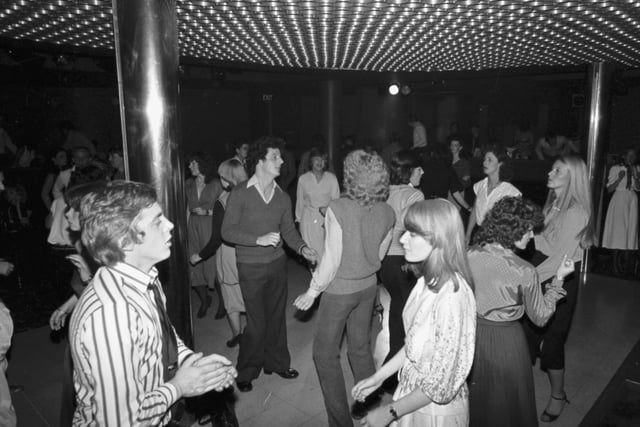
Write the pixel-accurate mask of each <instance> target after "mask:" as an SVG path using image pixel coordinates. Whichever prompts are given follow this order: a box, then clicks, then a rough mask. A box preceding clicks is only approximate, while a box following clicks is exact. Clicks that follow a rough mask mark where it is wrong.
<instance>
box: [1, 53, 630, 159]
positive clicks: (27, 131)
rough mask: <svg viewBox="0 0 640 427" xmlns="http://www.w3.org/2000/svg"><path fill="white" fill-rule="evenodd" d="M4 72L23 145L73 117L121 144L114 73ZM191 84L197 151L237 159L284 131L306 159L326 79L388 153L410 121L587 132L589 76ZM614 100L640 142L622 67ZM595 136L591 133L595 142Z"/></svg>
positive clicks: (499, 134) (307, 76)
mask: <svg viewBox="0 0 640 427" xmlns="http://www.w3.org/2000/svg"><path fill="white" fill-rule="evenodd" d="M19 68H20V67H15V66H14V67H7V66H0V114H2V115H3V116H4V118H5V126H4V127H5V129H6V130H7V131H8V132H9V133H10V134H11V136H12V138H13V139H14V140H15V141H16V142H17V143H20V144H31V145H34V146H44V147H49V146H53V145H55V144H56V143H57V142H58V141H59V135H58V132H57V129H56V124H57V123H58V122H59V121H61V120H71V121H72V122H73V123H74V124H75V125H76V126H77V127H78V128H79V129H80V130H81V131H83V132H84V133H85V134H86V135H87V136H88V137H89V138H91V139H93V140H95V142H97V144H98V146H99V149H101V150H104V151H106V150H108V148H109V147H111V146H114V145H118V144H120V143H121V138H120V120H119V105H118V95H117V90H116V81H115V74H113V72H111V71H109V70H107V71H104V72H99V71H82V70H58V69H53V70H48V69H46V68H42V69H40V70H35V71H34V69H30V70H29V72H28V73H25V72H24V70H21V69H19ZM186 70H187V71H184V70H183V73H182V76H181V86H180V105H179V117H180V140H181V144H182V146H183V147H184V151H185V153H189V152H193V151H198V150H201V151H208V152H211V153H212V154H214V155H215V156H216V157H219V158H223V157H224V156H226V155H227V151H228V147H229V145H230V143H231V142H232V141H234V140H236V139H238V138H245V139H247V140H251V139H253V138H256V137H258V136H260V135H264V134H267V133H273V134H277V135H282V136H284V137H286V138H287V141H288V142H289V145H290V148H291V149H292V151H294V152H297V153H299V152H302V151H303V150H304V149H306V148H307V147H308V146H309V145H310V142H311V139H312V137H313V136H314V135H316V134H319V133H322V129H321V120H320V111H321V108H320V107H321V105H320V102H321V98H320V96H319V95H320V92H319V83H320V82H321V81H322V80H323V79H327V78H332V79H338V80H340V81H341V84H342V90H341V92H342V99H341V102H340V106H339V108H340V134H341V135H343V136H345V135H356V136H357V142H358V143H360V144H366V145H371V146H374V147H382V146H383V145H384V144H385V143H386V142H388V141H389V140H390V139H391V138H392V136H394V135H396V136H398V137H399V138H400V140H401V141H402V142H405V143H408V142H409V141H410V138H411V128H410V127H409V126H408V125H407V121H408V118H409V116H410V115H411V114H415V115H416V116H417V117H418V118H419V119H420V120H421V121H422V122H423V123H424V124H425V125H426V127H427V132H428V137H429V141H430V142H433V141H442V140H444V138H445V137H446V135H447V134H448V132H449V125H450V124H451V122H453V121H456V122H457V123H458V125H459V127H460V131H461V133H462V135H463V136H464V135H468V132H469V129H470V127H471V124H472V123H474V122H476V123H479V124H480V125H481V132H482V138H483V140H485V141H486V142H488V141H494V142H498V143H505V142H508V141H510V140H511V139H512V138H513V136H514V132H515V130H516V126H517V125H518V124H520V123H523V122H529V123H530V125H531V127H532V130H533V132H534V135H535V136H536V138H537V137H539V136H542V135H543V134H544V132H546V131H547V130H554V131H557V132H561V133H564V134H567V135H571V134H577V135H582V134H583V131H584V129H585V128H586V126H585V125H586V122H585V120H586V117H585V111H586V110H585V106H584V105H583V104H582V103H581V102H580V101H581V100H584V97H585V95H586V87H585V86H586V80H585V74H584V73H580V72H572V73H547V74H544V73H541V74H528V75H518V74H504V73H502V74H501V73H496V74H495V75H491V74H488V73H484V74H478V73H466V74H465V73H458V74H456V75H455V76H454V77H452V78H448V77H444V78H443V77H434V76H432V75H427V74H423V75H418V76H416V75H412V76H409V77H407V78H406V81H407V83H408V84H409V85H410V86H411V87H412V93H411V94H410V95H408V96H395V97H392V96H390V95H388V93H387V92H386V89H387V84H388V82H389V81H391V78H390V77H389V76H387V75H384V74H375V75H372V74H371V73H367V74H354V73H344V74H340V73H338V74H336V73H332V74H330V75H329V74H327V76H324V75H322V74H319V73H317V72H316V73H305V72H295V73H292V72H284V71H283V72H268V71H248V70H244V71H243V70H235V71H234V72H232V73H231V72H227V73H224V72H223V73H220V72H215V73H214V72H210V70H209V69H208V68H205V67H195V66H188V67H186ZM616 82H617V83H616V84H615V85H614V89H615V92H614V96H613V97H612V105H611V108H610V111H611V128H610V134H609V135H610V137H609V141H610V151H617V150H620V149H621V148H622V147H624V146H626V145H629V144H631V145H638V144H639V143H640V138H639V136H640V120H639V119H640V78H639V77H638V73H637V71H633V70H632V71H625V72H619V73H618V74H617V78H616ZM583 139H584V138H583Z"/></svg>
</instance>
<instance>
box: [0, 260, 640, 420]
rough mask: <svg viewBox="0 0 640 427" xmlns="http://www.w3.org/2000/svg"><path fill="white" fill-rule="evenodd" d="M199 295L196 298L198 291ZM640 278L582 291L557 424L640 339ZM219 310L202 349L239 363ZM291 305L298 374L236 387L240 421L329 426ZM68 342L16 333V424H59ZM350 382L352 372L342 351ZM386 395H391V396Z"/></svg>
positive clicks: (581, 411) (197, 324) (594, 281)
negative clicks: (240, 388) (247, 389)
mask: <svg viewBox="0 0 640 427" xmlns="http://www.w3.org/2000/svg"><path fill="white" fill-rule="evenodd" d="M308 280H309V275H308V273H307V272H306V271H305V270H304V269H303V268H302V267H300V266H299V265H298V264H296V263H295V262H293V261H291V262H289V300H290V303H292V302H293V300H294V298H295V297H296V296H297V295H298V294H299V293H301V292H302V291H303V290H304V289H305V288H306V286H307V284H308ZM194 298H195V296H194ZM639 312H640V283H638V282H634V281H625V280H620V279H613V278H609V277H606V276H602V275H598V274H592V275H590V276H589V280H588V283H587V284H586V285H585V287H583V288H582V289H581V294H580V298H579V302H578V307H577V311H576V315H575V319H574V324H573V329H572V330H571V333H570V336H569V342H568V349H567V357H568V361H567V385H566V391H567V397H568V399H569V400H570V401H571V404H570V405H567V407H566V408H565V411H564V412H563V414H562V416H561V417H560V418H559V419H558V421H556V422H555V423H553V426H554V427H571V426H578V425H579V424H580V422H581V421H582V419H583V417H584V416H585V414H586V413H587V412H588V411H589V409H590V408H591V406H592V405H593V403H594V402H595V401H596V399H597V398H598V396H599V395H600V394H601V393H602V391H603V390H604V388H605V387H606V385H607V383H608V382H609V380H610V379H611V378H612V377H613V375H614V374H615V372H616V370H617V369H618V367H619V366H620V364H621V363H622V361H623V360H624V359H625V357H626V356H627V354H628V353H629V351H630V350H631V348H632V347H633V346H634V344H636V342H637V341H638V338H639V337H640V316H638V313H639ZM213 314H214V313H213V310H211V311H209V313H208V314H207V316H206V317H205V318H204V319H195V316H194V328H195V339H196V348H197V350H199V351H203V352H205V353H210V352H217V353H221V354H223V355H225V356H227V357H229V358H230V359H231V360H233V361H235V360H236V357H237V351H238V350H237V348H235V349H228V348H227V347H226V346H225V341H226V340H227V339H229V336H230V332H229V327H228V325H227V322H226V320H214V318H213ZM299 314H300V313H297V312H296V310H295V308H294V307H293V306H292V305H291V304H290V305H289V309H288V311H287V319H288V332H289V349H290V351H291V356H292V367H293V368H296V369H297V370H298V371H300V377H298V378H297V379H294V380H284V379H282V378H280V377H278V376H276V375H271V376H267V375H261V376H260V377H259V378H258V379H257V380H256V381H255V382H254V383H253V385H254V388H253V391H252V392H249V393H239V392H237V393H236V396H237V398H238V400H237V402H236V412H237V414H238V419H239V420H240V425H241V426H261V427H269V426H274V427H276V426H277V427H288V426H309V427H310V426H326V425H327V420H326V415H325V412H324V406H323V403H322V395H321V392H320V387H319V384H318V379H317V376H316V372H315V369H314V366H313V361H312V359H311V348H312V341H313V333H314V330H315V328H316V322H315V317H314V316H313V315H311V316H307V318H304V317H301V316H300V315H299ZM63 349H64V343H59V344H55V343H52V342H51V341H50V339H49V329H48V328H47V327H41V328H38V329H32V330H29V331H26V332H22V333H18V334H16V335H15V337H14V340H13V350H12V355H11V362H10V365H9V381H10V383H11V384H20V385H22V386H24V390H23V391H21V392H15V393H14V394H13V399H14V405H15V407H16V411H17V415H18V425H19V426H25V427H40V426H52V427H53V426H57V425H58V408H59V402H60V390H61V385H60V381H61V374H62V369H61V367H62V356H63ZM342 362H343V369H344V372H345V379H346V381H347V387H349V388H350V387H351V386H352V377H351V373H350V370H349V367H348V362H347V360H346V352H344V351H343V358H342ZM534 377H535V385H536V400H537V404H538V409H539V411H540V410H542V409H543V408H544V406H545V405H546V399H547V397H548V395H549V389H548V382H547V381H546V377H545V375H544V374H543V373H542V372H540V371H539V370H538V369H537V368H534ZM387 398H388V396H387Z"/></svg>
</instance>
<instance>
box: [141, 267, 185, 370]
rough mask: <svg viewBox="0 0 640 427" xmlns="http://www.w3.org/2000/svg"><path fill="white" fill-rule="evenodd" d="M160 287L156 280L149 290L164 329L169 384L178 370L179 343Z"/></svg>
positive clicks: (165, 359) (165, 366)
mask: <svg viewBox="0 0 640 427" xmlns="http://www.w3.org/2000/svg"><path fill="white" fill-rule="evenodd" d="M158 286H160V283H159V282H158V280H157V279H156V280H154V282H153V283H151V284H150V285H149V287H148V289H149V290H150V291H151V292H152V293H153V298H154V300H155V303H156V310H157V311H158V318H159V319H160V325H161V327H162V366H163V367H164V381H165V382H167V381H169V380H171V379H172V378H173V376H174V375H175V373H176V369H177V368H178V343H177V341H176V335H175V333H174V332H173V327H172V326H171V320H169V315H168V314H167V310H166V309H165V306H164V303H163V302H162V297H161V296H160V290H159V289H158Z"/></svg>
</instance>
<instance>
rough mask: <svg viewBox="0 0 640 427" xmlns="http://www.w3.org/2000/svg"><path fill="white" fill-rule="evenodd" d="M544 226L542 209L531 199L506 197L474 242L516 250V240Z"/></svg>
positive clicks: (492, 211) (484, 223) (488, 216)
mask: <svg viewBox="0 0 640 427" xmlns="http://www.w3.org/2000/svg"><path fill="white" fill-rule="evenodd" d="M543 226H544V215H542V209H541V208H540V206H538V205H536V204H535V203H533V202H532V201H531V200H529V199H523V198H522V197H504V198H502V199H500V200H498V201H497V202H496V203H495V205H493V207H492V208H491V209H490V210H489V212H487V215H486V216H485V218H484V221H483V222H482V225H481V226H480V227H479V229H478V231H477V232H476V233H475V236H474V238H473V244H475V245H478V246H484V245H486V244H490V243H497V244H499V245H500V246H502V247H503V248H505V249H510V250H515V248H516V246H515V244H516V242H518V241H520V240H521V239H522V238H523V237H524V235H525V234H527V233H528V232H530V231H538V230H540V229H542V227H543Z"/></svg>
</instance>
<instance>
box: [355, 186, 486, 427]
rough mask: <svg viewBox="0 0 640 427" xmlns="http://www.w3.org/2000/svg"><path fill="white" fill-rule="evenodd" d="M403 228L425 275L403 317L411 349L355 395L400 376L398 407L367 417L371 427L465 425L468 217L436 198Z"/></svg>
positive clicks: (469, 342)
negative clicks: (392, 377) (465, 227)
mask: <svg viewBox="0 0 640 427" xmlns="http://www.w3.org/2000/svg"><path fill="white" fill-rule="evenodd" d="M405 227H406V229H407V231H406V232H405V233H404V235H403V236H402V239H401V243H402V245H403V247H404V249H405V258H406V260H407V261H408V262H410V263H415V267H416V272H417V273H418V275H419V279H418V283H416V285H415V287H414V288H413V291H412V292H411V295H410V296H409V299H408V300H407V304H406V306H405V309H404V313H403V318H404V322H405V329H406V330H407V338H406V341H405V342H406V344H405V346H404V347H403V348H402V349H401V350H400V351H399V352H398V353H397V354H396V355H395V356H394V357H393V358H392V359H391V360H390V361H389V362H387V363H385V364H384V365H383V366H382V367H381V368H380V369H379V370H378V371H377V372H376V373H375V374H374V375H372V376H371V377H369V378H367V379H365V380H363V381H360V382H359V383H358V384H356V385H355V387H354V388H353V390H352V395H353V398H354V399H356V400H359V401H362V400H363V399H365V398H366V396H368V395H369V394H371V393H372V392H374V391H375V390H376V389H378V387H380V385H381V384H382V382H383V381H384V380H385V379H386V378H387V377H389V376H391V375H394V374H395V373H396V372H399V374H398V379H399V385H398V388H397V389H396V392H395V394H394V395H393V402H392V403H391V404H389V405H384V406H381V407H379V408H377V409H375V410H373V411H371V412H369V414H368V415H367V417H366V418H365V423H364V424H365V425H368V426H386V425H389V424H391V425H392V426H400V427H409V426H415V427H418V426H421V427H422V426H426V427H430V426H466V425H468V423H469V401H468V395H469V391H468V389H467V384H466V380H467V376H468V375H469V371H470V370H471V365H472V363H473V352H474V344H475V331H476V304H475V300H474V297H473V291H472V289H471V274H470V270H469V265H468V263H467V256H466V245H465V242H464V228H463V226H462V220H461V219H460V214H459V213H458V209H457V208H456V207H455V206H454V205H453V204H452V203H451V202H449V201H447V200H444V199H431V200H426V201H422V202H417V203H414V204H413V205H412V206H411V207H410V208H409V210H408V211H407V214H406V216H405Z"/></svg>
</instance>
